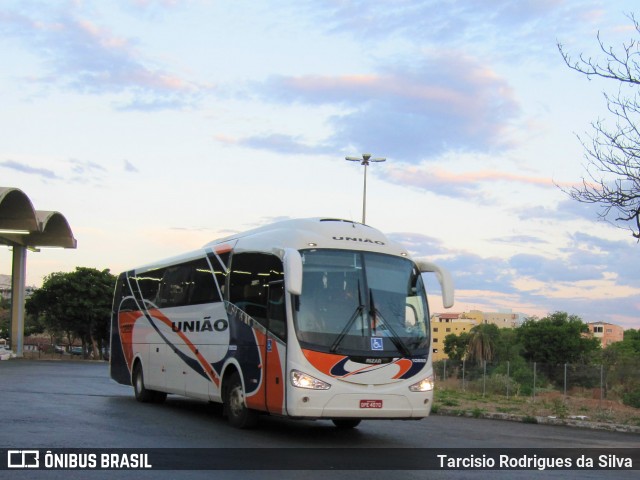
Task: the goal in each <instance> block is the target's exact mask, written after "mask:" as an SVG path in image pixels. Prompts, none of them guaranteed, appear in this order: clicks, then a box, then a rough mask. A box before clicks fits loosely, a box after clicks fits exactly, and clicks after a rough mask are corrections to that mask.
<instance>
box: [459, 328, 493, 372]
mask: <svg viewBox="0 0 640 480" xmlns="http://www.w3.org/2000/svg"><path fill="white" fill-rule="evenodd" d="M499 336H500V329H499V328H498V327H497V326H496V325H493V324H480V325H476V326H475V327H473V328H472V329H471V331H470V332H469V345H468V346H467V357H466V358H467V359H469V360H471V361H475V362H476V363H477V364H478V365H480V364H481V363H482V362H490V361H492V360H493V357H494V356H495V349H496V340H497V338H498V337H499Z"/></svg>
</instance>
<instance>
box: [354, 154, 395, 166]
mask: <svg viewBox="0 0 640 480" xmlns="http://www.w3.org/2000/svg"><path fill="white" fill-rule="evenodd" d="M344 159H345V160H349V161H350V162H360V165H365V166H366V165H369V162H384V161H385V160H386V158H383V157H376V158H371V154H370V153H363V154H362V158H361V157H351V156H349V157H344Z"/></svg>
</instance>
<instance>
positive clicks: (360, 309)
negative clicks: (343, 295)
mask: <svg viewBox="0 0 640 480" xmlns="http://www.w3.org/2000/svg"><path fill="white" fill-rule="evenodd" d="M363 311H364V305H360V306H359V307H357V308H356V311H355V312H353V315H351V318H350V319H349V321H348V322H347V324H346V325H345V326H344V328H343V329H342V331H341V332H340V335H338V336H337V337H336V340H335V341H334V342H333V345H331V349H330V352H331V353H336V350H337V349H338V346H340V344H341V343H342V340H343V339H344V337H345V336H346V335H347V333H348V332H349V330H350V329H351V327H352V326H353V324H354V322H355V321H356V318H358V316H360V315H361V314H362V312H363Z"/></svg>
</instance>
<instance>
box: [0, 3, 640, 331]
mask: <svg viewBox="0 0 640 480" xmlns="http://www.w3.org/2000/svg"><path fill="white" fill-rule="evenodd" d="M634 7H635V8H637V2H633V1H630V0H602V1H600V0H521V1H518V2H514V1H512V0H485V1H482V2H475V1H474V2H472V1H456V0H439V1H435V0H427V1H417V0H414V1H405V0H395V1H388V0H384V1H381V0H367V1H364V0H354V1H339V0H333V1H331V0H327V1H312V0H297V1H296V2H288V1H282V0H271V1H269V2H253V1H243V0H234V1H231V0H155V1H154V0H113V1H109V2H103V1H98V0H94V1H91V0H85V1H83V0H59V1H56V2H50V1H33V0H3V1H2V2H1V3H0V60H1V62H2V68H0V186H4V187H14V188H19V189H20V190H22V191H23V192H24V193H25V194H26V195H28V196H29V198H30V199H31V201H32V203H33V206H34V208H35V209H36V210H54V211H59V212H61V213H62V214H63V215H64V216H65V218H66V219H67V220H68V222H69V224H70V226H71V229H72V231H73V234H74V236H75V237H76V239H77V241H78V248H77V249H76V250H71V249H68V250H51V249H42V251H40V252H37V253H36V252H29V253H28V257H27V284H28V285H34V286H41V284H42V279H43V277H45V276H46V275H48V274H50V273H52V272H58V271H72V270H74V268H75V267H76V266H83V267H94V268H99V269H105V268H108V269H110V270H111V271H112V272H113V273H118V272H120V271H123V270H126V269H130V268H133V267H135V266H139V265H143V264H147V263H151V262H153V261H156V260H160V259H162V258H166V257H170V256H173V255H176V254H179V253H183V252H186V251H190V250H193V249H196V248H199V247H201V246H202V245H204V244H205V243H208V242H209V241H211V240H214V239H216V238H220V237H222V236H226V235H229V234H231V233H233V232H240V231H243V230H247V229H250V228H253V227H256V226H259V225H264V224H267V223H270V222H272V221H276V220H278V219H286V218H303V217H323V216H327V217H334V218H335V217H337V218H345V219H349V220H355V221H360V220H361V219H362V194H363V175H364V169H363V167H362V166H361V165H360V164H359V163H358V162H347V161H345V159H344V157H345V156H346V155H351V156H353V155H355V156H358V155H360V154H362V153H371V154H373V156H375V157H385V158H386V159H387V160H386V162H381V163H375V164H372V165H371V166H370V167H369V168H368V170H367V212H366V220H367V223H368V224H369V225H371V226H373V227H376V228H378V229H380V230H381V231H383V232H385V233H386V234H388V235H389V236H390V237H391V238H393V239H395V240H398V241H401V242H403V243H404V244H405V245H406V246H407V248H408V249H409V250H410V252H411V253H412V254H413V255H414V256H416V257H425V258H428V259H430V260H432V261H435V262H437V263H439V264H440V265H442V266H444V267H446V268H448V269H449V270H450V271H451V273H452V276H453V279H454V282H455V288H456V304H455V306H454V307H453V309H452V310H451V311H455V312H462V311H469V310H471V309H478V310H484V311H505V310H509V309H510V310H512V311H513V312H518V313H523V314H524V315H525V316H537V317H539V318H541V317H544V316H545V315H547V314H549V313H552V312H555V311H565V312H568V313H570V314H574V315H578V316H580V317H581V318H582V319H583V320H584V321H586V322H594V321H604V322H610V323H615V324H618V325H621V326H623V327H625V328H640V275H638V263H639V262H638V257H639V255H640V245H638V243H637V242H636V241H635V239H633V238H632V236H631V233H630V231H629V230H628V229H626V228H620V226H619V225H618V226H616V225H613V224H611V223H609V222H607V221H603V220H601V219H599V216H598V208H597V206H592V205H585V204H582V203H579V202H576V201H574V200H572V199H571V198H570V197H569V196H568V195H567V193H565V191H566V190H567V189H568V188H570V187H571V186H572V185H578V184H580V183H581V182H582V178H583V177H584V176H585V162H586V160H585V156H584V154H585V150H584V147H583V145H582V143H581V139H582V140H583V141H584V140H588V139H589V136H590V135H591V134H592V133H593V129H592V126H591V125H592V122H594V121H596V120H598V119H605V120H607V119H608V118H610V117H609V116H608V112H607V108H606V102H605V99H604V96H603V93H605V92H608V93H611V92H613V93H615V92H617V88H618V86H617V85H615V84H614V83H612V82H607V81H604V80H598V79H594V80H589V79H587V78H586V77H584V76H583V75H581V74H579V73H577V72H575V71H573V70H571V69H569V68H568V67H567V66H566V65H565V63H564V61H563V59H562V56H561V55H560V52H559V50H558V43H560V44H562V45H563V48H564V49H565V50H566V51H567V52H568V53H569V54H571V55H572V56H573V57H574V58H577V57H578V56H579V55H580V54H584V55H586V56H587V57H589V56H592V57H593V58H594V59H598V58H602V54H601V52H599V50H598V41H597V38H598V35H600V38H601V40H602V41H603V43H604V44H606V45H611V46H613V47H619V46H621V45H622V44H623V42H628V41H629V40H630V39H632V38H636V39H637V38H638V33H637V32H636V31H635V30H634V28H633V24H632V22H631V20H630V18H629V15H631V14H633V13H634V10H633V9H634ZM635 13H637V14H638V15H640V12H637V11H636V12H635ZM630 91H631V90H630ZM10 271H11V252H10V250H9V248H8V247H0V273H5V274H9V273H10ZM429 288H431V287H429ZM434 291H435V290H433V291H432V292H431V293H433V292H434ZM436 293H437V292H436ZM430 299H431V301H432V310H433V311H438V310H439V309H440V308H441V305H439V304H438V298H437V295H432V296H431V297H430Z"/></svg>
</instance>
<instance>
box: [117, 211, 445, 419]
mask: <svg viewBox="0 0 640 480" xmlns="http://www.w3.org/2000/svg"><path fill="white" fill-rule="evenodd" d="M423 272H433V273H435V274H436V276H437V278H438V280H439V282H440V286H441V291H442V297H443V305H444V306H445V307H447V308H448V307H451V306H452V305H453V287H452V282H451V278H450V276H449V274H448V272H447V271H446V270H444V269H442V268H440V267H438V266H436V265H434V264H433V263H430V262H427V261H417V262H415V261H413V260H411V259H410V257H409V254H408V252H407V251H406V249H405V248H404V247H403V246H402V245H400V244H398V243H395V242H393V241H391V240H389V239H388V238H387V237H385V236H384V235H383V234H382V233H381V232H379V231H378V230H376V229H374V228H371V227H369V226H367V225H363V224H360V223H356V222H352V221H347V220H337V219H328V218H315V219H303V220H287V221H283V222H279V223H275V224H272V225H268V226H264V227H260V228H257V229H255V230H251V231H248V232H245V233H241V234H238V235H233V236H230V237H227V238H223V239H220V240H217V241H214V242H211V243H209V244H207V245H205V246H204V247H203V248H202V249H201V250H198V251H195V252H191V253H189V254H186V255H182V256H179V257H174V258H171V259H168V260H165V261H162V262H158V263H156V264H153V265H148V266H145V267H142V268H136V269H134V270H130V271H127V272H123V273H122V274H120V276H119V277H118V281H117V284H116V288H115V295H114V302H113V313H112V321H111V359H110V375H111V377H112V378H113V379H114V380H116V381H117V382H119V383H122V384H126V385H133V389H134V393H135V397H136V399H138V400H139V401H141V402H162V401H164V399H165V398H166V396H167V394H178V395H184V396H187V397H192V398H196V399H201V400H205V401H211V402H218V403H222V404H223V406H224V409H223V411H224V413H225V415H226V416H227V417H228V419H229V421H230V423H231V424H232V425H234V426H236V427H240V428H248V427H251V426H254V425H255V424H256V422H257V420H258V417H259V415H260V414H270V415H281V416H287V417H291V418H295V419H327V420H332V421H333V423H334V424H335V425H336V426H338V427H341V428H352V427H355V426H357V425H358V423H359V422H360V421H361V420H362V419H371V418H376V419H419V418H423V417H426V416H427V415H428V414H429V412H430V410H431V405H432V401H433V370H432V363H431V348H432V347H431V330H430V325H429V309H428V305H427V296H426V291H425V287H424V281H423V278H422V273H423Z"/></svg>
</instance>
